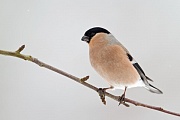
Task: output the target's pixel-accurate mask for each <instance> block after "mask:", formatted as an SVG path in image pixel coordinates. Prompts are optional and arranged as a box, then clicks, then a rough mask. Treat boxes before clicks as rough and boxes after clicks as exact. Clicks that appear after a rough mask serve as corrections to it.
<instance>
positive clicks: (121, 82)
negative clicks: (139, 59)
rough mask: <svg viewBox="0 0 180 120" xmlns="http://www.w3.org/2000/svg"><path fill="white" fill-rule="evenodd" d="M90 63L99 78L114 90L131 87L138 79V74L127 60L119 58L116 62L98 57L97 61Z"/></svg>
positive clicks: (92, 60)
mask: <svg viewBox="0 0 180 120" xmlns="http://www.w3.org/2000/svg"><path fill="white" fill-rule="evenodd" d="M97 59H98V57H97ZM90 61H91V65H92V66H93V68H94V69H95V70H96V71H97V72H98V73H99V74H100V75H101V77H103V78H104V79H105V80H106V81H107V82H108V84H109V85H111V86H113V87H115V88H120V89H121V87H124V86H127V87H129V86H133V85H134V84H136V83H137V81H138V80H139V79H140V77H139V74H138V72H137V71H136V70H135V68H134V67H133V65H132V64H131V63H130V61H129V60H128V59H127V60H126V59H124V60H123V58H120V59H119V60H117V59H113V58H106V59H104V58H103V57H100V58H99V59H98V60H94V59H90Z"/></svg>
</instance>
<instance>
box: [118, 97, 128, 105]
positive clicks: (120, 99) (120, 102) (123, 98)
mask: <svg viewBox="0 0 180 120" xmlns="http://www.w3.org/2000/svg"><path fill="white" fill-rule="evenodd" d="M118 101H119V105H121V104H123V105H124V106H126V107H129V105H128V104H127V103H126V101H125V94H122V95H121V96H119V99H118ZM119 105H118V106H119Z"/></svg>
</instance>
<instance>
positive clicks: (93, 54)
mask: <svg viewBox="0 0 180 120" xmlns="http://www.w3.org/2000/svg"><path fill="white" fill-rule="evenodd" d="M81 40H82V41H85V42H87V43H88V44H89V58H90V62H91V65H92V67H93V68H94V69H95V70H96V71H97V73H99V75H100V76H101V77H102V78H103V79H104V80H106V81H107V82H108V84H109V85H110V87H108V88H103V90H107V89H123V90H124V93H123V95H122V96H121V98H120V101H121V100H123V99H124V98H125V92H126V89H127V88H132V87H144V88H146V89H147V90H149V91H150V92H152V93H157V94H162V91H161V90H159V89H158V88H156V87H154V86H152V85H151V84H150V83H149V81H152V80H151V79H150V78H149V77H147V76H146V74H145V73H144V71H143V70H142V68H141V67H140V66H139V64H138V63H137V62H136V61H135V59H134V58H133V57H132V55H131V54H130V53H129V51H128V50H127V49H126V48H125V47H124V46H123V45H122V44H121V43H120V42H119V41H118V40H117V39H116V38H115V37H114V36H113V35H112V34H111V33H110V32H109V31H108V30H106V29H104V28H101V27H94V28H91V29H89V30H87V31H86V32H85V34H84V36H83V37H82V39H81ZM121 102H122V101H121Z"/></svg>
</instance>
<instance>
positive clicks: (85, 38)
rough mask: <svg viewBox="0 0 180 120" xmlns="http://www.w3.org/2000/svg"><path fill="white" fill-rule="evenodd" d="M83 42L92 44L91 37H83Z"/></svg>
mask: <svg viewBox="0 0 180 120" xmlns="http://www.w3.org/2000/svg"><path fill="white" fill-rule="evenodd" d="M81 40H82V41H85V42H87V43H89V42H90V40H89V37H88V36H83V37H82V38H81Z"/></svg>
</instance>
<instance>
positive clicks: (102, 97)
mask: <svg viewBox="0 0 180 120" xmlns="http://www.w3.org/2000/svg"><path fill="white" fill-rule="evenodd" d="M108 89H113V86H110V87H108V88H99V89H98V90H97V92H98V94H99V96H100V98H101V100H102V102H103V104H104V105H106V100H105V91H106V90H108Z"/></svg>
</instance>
